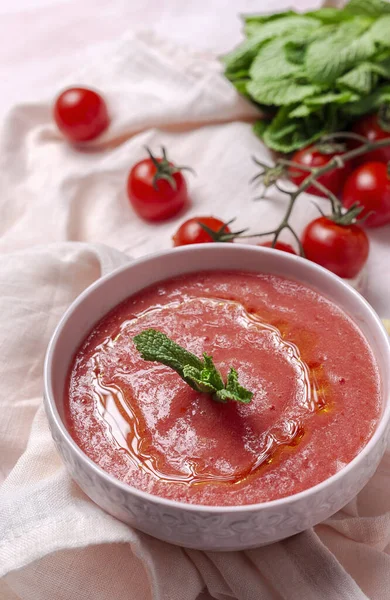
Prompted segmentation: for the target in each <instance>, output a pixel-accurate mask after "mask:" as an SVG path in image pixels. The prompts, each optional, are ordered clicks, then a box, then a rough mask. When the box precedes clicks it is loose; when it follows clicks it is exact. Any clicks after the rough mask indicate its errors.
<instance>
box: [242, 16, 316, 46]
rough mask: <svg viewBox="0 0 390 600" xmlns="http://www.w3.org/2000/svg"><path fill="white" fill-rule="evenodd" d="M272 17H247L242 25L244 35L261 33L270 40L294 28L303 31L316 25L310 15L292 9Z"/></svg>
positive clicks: (288, 32)
mask: <svg viewBox="0 0 390 600" xmlns="http://www.w3.org/2000/svg"><path fill="white" fill-rule="evenodd" d="M274 17H275V18H269V17H268V18H266V20H264V17H259V18H256V17H247V18H246V19H245V26H244V32H245V35H246V36H247V37H255V36H259V35H261V36H262V37H263V39H264V40H265V39H267V40H271V39H273V38H276V37H280V36H284V35H285V34H290V33H292V32H293V31H294V30H295V31H297V32H299V31H301V32H302V33H304V32H306V31H310V30H313V29H314V28H315V27H318V21H316V20H315V19H313V18H312V17H306V16H304V15H301V14H299V13H294V12H293V11H290V12H285V13H279V14H278V15H274ZM276 17H277V18H276ZM259 19H262V20H259Z"/></svg>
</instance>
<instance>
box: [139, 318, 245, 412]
mask: <svg viewBox="0 0 390 600" xmlns="http://www.w3.org/2000/svg"><path fill="white" fill-rule="evenodd" d="M133 339H134V343H135V345H136V348H137V350H138V351H139V353H140V354H141V356H142V358H143V359H144V360H148V361H153V362H159V363H162V364H163V365H166V366H167V367H170V368H171V369H173V370H174V371H176V373H178V375H180V377H181V378H182V379H184V381H185V382H186V383H188V385H189V386H191V387H192V389H194V390H196V391H197V392H201V393H204V394H210V396H211V397H212V399H213V400H215V401H216V402H222V403H226V402H228V401H229V400H231V401H233V402H241V403H243V404H248V403H249V402H250V401H251V400H252V397H253V392H250V391H249V390H247V389H246V388H244V387H243V386H242V385H240V384H239V383H238V373H237V371H236V370H235V369H233V368H232V367H231V368H230V371H229V374H228V376H227V381H226V385H225V383H224V381H223V379H222V375H221V373H220V372H219V371H218V369H217V368H216V366H215V365H214V362H213V359H212V357H211V356H208V355H207V354H206V353H203V360H201V359H200V358H198V357H197V356H195V354H192V353H191V352H188V351H187V350H186V349H185V348H182V347H181V346H179V345H178V344H176V343H175V342H174V341H173V340H171V339H170V338H169V337H168V336H167V335H165V334H164V333H162V332H161V331H157V330H156V329H146V330H145V331H143V332H142V333H139V334H138V335H136V336H135V337H134V338H133Z"/></svg>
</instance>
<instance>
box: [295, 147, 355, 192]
mask: <svg viewBox="0 0 390 600" xmlns="http://www.w3.org/2000/svg"><path fill="white" fill-rule="evenodd" d="M340 154H342V152H341V151H339V152H331V151H329V152H328V151H327V152H326V153H324V152H323V151H321V147H320V146H319V147H318V148H317V147H316V146H308V147H307V148H303V149H302V150H298V151H297V152H295V154H293V156H292V158H291V160H292V161H293V162H296V163H298V164H300V165H303V166H305V167H323V166H324V165H326V164H327V163H328V162H329V161H330V160H331V159H332V158H333V157H334V156H339V155H340ZM350 171H351V165H350V164H349V163H348V162H347V163H345V165H344V166H343V167H341V168H336V169H332V171H329V173H325V174H324V175H322V176H321V177H319V178H318V182H319V183H322V185H324V186H325V187H326V188H328V190H330V191H331V192H333V194H335V195H336V196H337V195H338V194H339V193H340V192H341V190H342V187H343V184H344V181H345V179H346V177H347V176H348V174H349V173H350ZM309 174H310V173H309V172H305V171H299V169H297V168H294V167H289V168H288V175H289V178H290V179H291V181H293V182H294V183H295V184H296V185H300V184H301V183H302V182H303V181H304V180H305V179H306V177H307V176H308V175H309ZM306 191H307V192H308V193H309V194H314V195H316V196H322V197H323V196H325V194H323V193H322V192H321V191H319V190H317V189H316V188H315V187H314V186H313V185H311V186H309V187H308V188H307V190H306Z"/></svg>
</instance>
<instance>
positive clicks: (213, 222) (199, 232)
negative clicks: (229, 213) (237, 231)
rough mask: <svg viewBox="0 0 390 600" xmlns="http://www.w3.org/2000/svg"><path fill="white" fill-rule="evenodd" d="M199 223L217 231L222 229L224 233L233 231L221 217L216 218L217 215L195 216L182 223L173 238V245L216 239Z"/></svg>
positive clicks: (203, 242) (200, 242) (206, 241)
mask: <svg viewBox="0 0 390 600" xmlns="http://www.w3.org/2000/svg"><path fill="white" fill-rule="evenodd" d="M199 223H202V224H203V225H206V227H208V228H209V229H211V230H212V231H215V232H221V231H222V232H223V233H231V231H230V229H229V227H228V226H227V225H225V223H224V222H223V221H221V220H220V219H216V218H215V217H193V218H192V219H188V221H184V223H182V225H180V227H179V229H178V230H177V231H176V233H175V235H174V236H173V238H172V239H173V245H174V246H187V245H188V244H205V243H209V242H214V241H215V240H214V239H213V238H212V237H211V235H210V234H209V233H207V231H205V230H204V229H203V228H202V227H201V226H200V225H199ZM222 228H223V229H222Z"/></svg>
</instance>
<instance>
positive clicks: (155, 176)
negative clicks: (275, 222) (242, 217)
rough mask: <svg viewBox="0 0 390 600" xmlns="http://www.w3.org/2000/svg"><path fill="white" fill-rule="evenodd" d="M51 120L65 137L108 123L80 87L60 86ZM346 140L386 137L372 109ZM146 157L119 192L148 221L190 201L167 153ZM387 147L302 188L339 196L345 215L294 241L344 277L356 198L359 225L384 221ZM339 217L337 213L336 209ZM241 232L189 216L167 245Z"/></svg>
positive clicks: (295, 165)
mask: <svg viewBox="0 0 390 600" xmlns="http://www.w3.org/2000/svg"><path fill="white" fill-rule="evenodd" d="M54 120H55V122H56V124H57V126H58V128H59V129H60V131H61V132H62V134H63V135H64V136H65V137H66V138H67V139H68V140H69V141H70V142H72V143H80V142H86V141H90V140H93V139H95V138H97V137H98V136H100V135H101V134H102V133H103V132H104V131H105V130H106V129H107V127H108V126H109V123H110V119H109V114H108V110H107V106H106V103H105V101H104V99H103V98H102V97H101V95H100V94H98V93H97V92H95V91H93V90H90V89H88V88H84V87H77V88H69V89H67V90H65V91H64V92H62V93H61V94H60V95H59V96H58V98H57V100H56V102H55V104H54ZM352 131H353V134H354V136H355V137H354V139H353V140H352V142H351V145H350V146H351V147H353V145H354V146H355V147H357V146H358V145H359V140H363V138H364V139H366V140H369V141H376V140H380V139H383V138H386V137H389V135H390V134H389V133H388V132H387V131H385V129H384V128H383V127H382V126H381V123H380V122H379V120H378V115H368V116H366V117H363V118H362V119H361V120H360V121H359V122H357V123H356V124H355V125H354V127H353V129H352ZM344 151H345V149H342V148H341V149H340V148H337V147H335V146H333V147H332V146H331V145H330V144H321V145H318V146H309V147H307V148H304V149H302V150H299V151H298V152H296V153H295V154H294V155H293V156H292V158H291V161H290V166H289V168H288V176H289V178H290V180H291V181H292V182H294V183H295V184H296V185H301V184H302V183H303V182H304V180H305V179H306V177H307V176H308V175H309V173H310V172H311V169H313V168H321V167H323V166H324V165H326V164H327V163H328V162H329V161H330V160H331V159H333V158H334V157H336V156H338V155H340V154H342V153H343V152H344ZM148 152H149V157H147V158H145V159H143V160H141V161H139V162H138V163H137V164H135V165H134V166H133V167H132V168H131V170H130V172H129V175H128V180H127V194H128V198H129V200H130V202H131V204H132V206H133V209H134V211H135V212H136V213H137V214H138V215H139V216H140V217H141V218H143V219H145V220H147V221H151V222H156V221H163V220H166V219H169V218H171V217H173V216H175V215H177V214H178V213H180V212H181V211H183V210H184V209H185V208H186V207H187V206H188V205H189V203H190V201H189V196H188V190H187V185H186V180H185V178H184V176H183V173H182V171H183V170H184V169H185V168H186V167H178V166H176V165H175V164H174V163H172V162H171V161H170V160H168V158H167V155H166V152H165V149H164V148H162V156H161V157H158V158H156V157H155V156H153V154H152V153H151V152H150V151H149V150H148ZM388 161H390V146H387V147H383V148H377V149H375V150H374V151H371V152H368V153H365V154H364V155H363V157H362V156H360V157H356V161H355V162H352V163H350V162H347V163H344V164H343V163H342V161H341V162H340V165H339V166H338V168H335V169H332V170H330V171H328V172H327V173H324V174H323V175H321V176H320V177H318V179H317V182H318V184H319V186H318V187H317V186H316V185H315V184H314V185H310V186H309V187H308V188H307V190H306V191H307V192H308V193H311V194H315V195H317V196H326V195H327V194H326V193H325V188H326V190H329V192H331V194H333V195H334V196H336V197H338V198H340V199H341V201H342V203H343V206H344V207H345V208H346V209H351V211H352V212H351V214H352V218H351V219H350V220H348V219H344V218H335V216H334V215H333V216H331V217H325V216H321V217H318V218H317V219H315V220H314V221H312V222H311V223H309V224H308V225H307V227H306V229H305V230H304V232H303V235H302V239H301V241H300V245H301V250H303V252H304V254H305V256H306V257H307V258H308V259H310V260H312V261H314V262H316V263H318V264H320V265H322V266H324V267H326V268H328V269H329V270H331V271H333V272H334V273H336V274H337V275H339V276H341V277H345V278H353V277H355V276H356V275H357V274H358V273H359V272H360V270H361V269H362V267H363V265H364V264H365V262H366V260H367V257H368V250H369V242H368V238H367V235H366V234H365V232H364V231H363V229H362V227H361V226H360V225H359V224H356V222H355V219H354V218H353V209H354V207H356V205H357V204H358V205H360V207H361V210H360V214H359V219H362V220H364V225H365V226H367V227H378V226H381V225H384V224H386V223H390V179H389V174H388V165H387V163H388ZM339 217H340V215H339ZM240 234H242V232H237V233H232V232H231V230H230V228H229V224H227V223H224V222H223V221H221V220H220V219H217V218H215V217H211V216H206V217H195V218H191V219H189V220H187V221H185V222H184V223H182V225H181V226H180V227H179V228H178V230H177V231H176V233H175V235H174V236H173V244H174V246H183V245H187V244H199V243H208V242H215V241H223V242H231V241H233V240H234V238H235V237H240ZM259 245H260V246H265V247H269V248H275V249H276V250H281V251H283V252H288V253H291V254H296V252H295V250H294V248H293V247H292V246H291V245H289V244H286V243H284V242H282V241H279V240H278V241H277V242H276V243H274V242H272V241H266V242H263V243H262V244H259Z"/></svg>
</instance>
